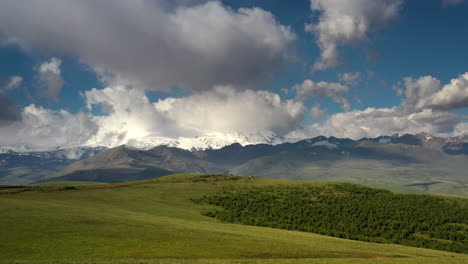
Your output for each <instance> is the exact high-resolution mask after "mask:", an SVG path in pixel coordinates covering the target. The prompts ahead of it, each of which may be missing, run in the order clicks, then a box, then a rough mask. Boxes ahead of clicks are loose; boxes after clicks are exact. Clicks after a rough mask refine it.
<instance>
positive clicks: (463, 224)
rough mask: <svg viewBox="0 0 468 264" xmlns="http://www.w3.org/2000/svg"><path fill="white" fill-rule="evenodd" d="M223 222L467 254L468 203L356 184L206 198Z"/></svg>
mask: <svg viewBox="0 0 468 264" xmlns="http://www.w3.org/2000/svg"><path fill="white" fill-rule="evenodd" d="M195 202H197V203H207V204H210V205H216V206H219V207H221V209H219V210H210V211H205V212H203V214H205V215H207V216H210V217H215V218H217V219H219V220H221V221H225V222H233V223H241V224H247V225H256V226H266V227H273V228H281V229H288V230H299V231H306V232H314V233H320V234H324V235H329V236H335V237H340V238H347V239H354V240H362V241H369V242H378V243H396V244H402V245H408V246H415V247H425V248H432V249H440V250H446V251H453V252H463V253H468V200H466V199H457V198H445V197H437V196H429V195H409V194H394V193H392V192H389V191H386V190H379V189H372V188H368V187H362V186H357V185H352V184H331V185H325V186H311V185H301V186H276V187H252V188H247V189H243V190H234V191H232V190H231V191H225V192H224V193H223V195H218V196H211V197H202V198H201V199H199V200H196V201H195Z"/></svg>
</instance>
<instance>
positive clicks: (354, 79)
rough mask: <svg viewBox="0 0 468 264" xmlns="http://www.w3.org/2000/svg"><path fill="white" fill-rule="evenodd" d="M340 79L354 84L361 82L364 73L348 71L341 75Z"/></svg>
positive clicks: (351, 84)
mask: <svg viewBox="0 0 468 264" xmlns="http://www.w3.org/2000/svg"><path fill="white" fill-rule="evenodd" d="M339 78H340V81H341V82H343V83H345V84H347V85H350V86H354V85H356V84H358V83H359V81H360V80H361V78H363V74H362V73H360V72H347V73H343V74H340V75H339Z"/></svg>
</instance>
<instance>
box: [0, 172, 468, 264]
mask: <svg viewBox="0 0 468 264" xmlns="http://www.w3.org/2000/svg"><path fill="white" fill-rule="evenodd" d="M89 184H90V185H87V184H83V183H79V184H77V185H74V183H72V182H61V183H53V184H52V183H51V184H41V185H39V186H32V185H31V186H22V187H17V188H11V187H2V188H0V208H1V211H2V213H1V217H0V256H1V260H0V263H18V264H20V263H24V264H30V263H37V264H42V263H44V264H45V263H47V264H52V263H76V264H78V263H80V264H81V263H168V264H169V263H384V264H385V263H424V264H431V263H442V264H443V263H468V256H467V255H464V254H457V253H452V252H446V251H438V250H431V249H422V248H415V247H407V246H401V245H393V244H377V243H369V242H361V241H354V240H348V239H340V238H335V237H329V236H324V235H318V234H314V233H307V232H299V231H288V230H281V229H274V228H268V227H258V226H248V225H240V224H232V223H223V222H221V221H219V220H217V219H214V218H211V217H207V216H204V215H203V214H202V212H205V211H207V210H212V209H213V207H212V206H209V205H200V204H195V203H194V202H193V201H192V199H199V198H201V197H203V195H208V196H209V195H216V194H219V193H220V192H223V190H226V189H230V188H241V189H242V188H250V187H253V186H257V187H264V186H278V185H288V186H294V185H297V186H300V185H303V184H308V185H315V186H325V185H327V184H328V183H320V182H302V181H288V180H269V179H262V178H255V177H252V178H249V177H235V176H214V175H172V176H166V177H162V178H158V179H154V180H147V181H140V182H130V183H118V184H97V183H89Z"/></svg>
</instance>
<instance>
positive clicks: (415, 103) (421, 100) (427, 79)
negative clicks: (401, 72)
mask: <svg viewBox="0 0 468 264" xmlns="http://www.w3.org/2000/svg"><path fill="white" fill-rule="evenodd" d="M403 84H404V88H401V87H400V88H396V90H397V94H398V95H400V96H402V95H404V96H405V99H404V100H403V103H402V107H403V109H404V110H405V111H406V112H409V113H411V112H416V111H421V110H423V109H433V110H439V111H449V110H454V109H460V108H465V107H468V72H467V73H464V74H462V75H460V76H459V77H458V78H455V79H452V80H451V81H450V83H449V84H446V85H444V86H442V84H441V82H440V80H438V79H436V78H434V77H432V76H423V77H420V78H417V79H414V78H410V77H407V78H404V79H403Z"/></svg>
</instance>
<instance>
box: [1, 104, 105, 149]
mask: <svg viewBox="0 0 468 264" xmlns="http://www.w3.org/2000/svg"><path fill="white" fill-rule="evenodd" d="M21 117H22V120H21V122H15V123H12V124H10V125H8V126H5V127H2V129H1V130H0V145H2V146H16V147H21V146H27V147H28V148H31V149H33V150H50V149H53V148H55V147H62V146H68V147H73V146H74V147H76V146H81V145H83V144H85V143H86V142H87V141H88V140H89V139H90V138H91V137H92V136H93V135H94V134H95V133H96V131H97V128H98V127H97V125H96V124H95V123H94V122H93V121H92V120H91V117H90V116H89V115H88V114H85V113H78V114H71V113H69V112H67V111H65V110H58V111H53V110H48V109H44V108H42V107H39V106H35V105H29V106H27V107H25V108H24V109H23V110H22V113H21Z"/></svg>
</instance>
